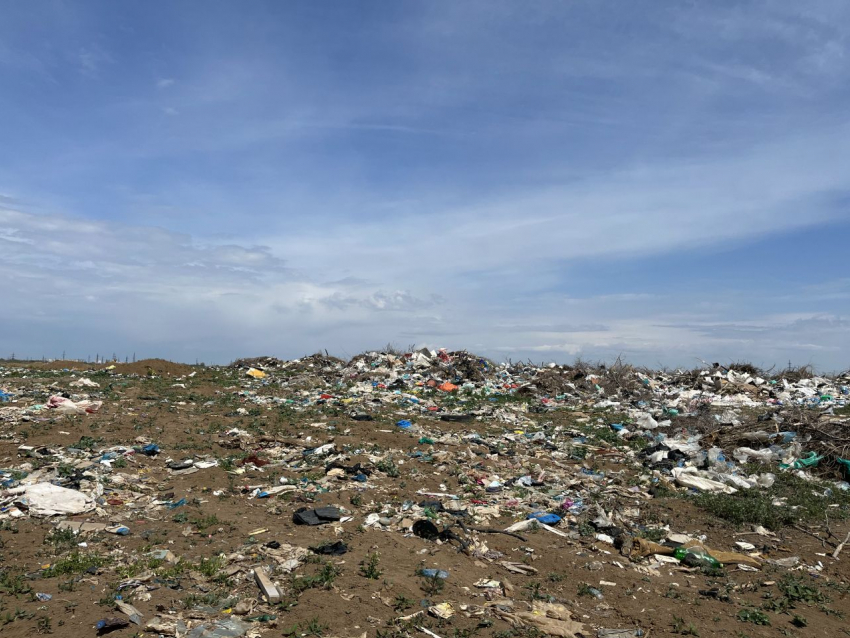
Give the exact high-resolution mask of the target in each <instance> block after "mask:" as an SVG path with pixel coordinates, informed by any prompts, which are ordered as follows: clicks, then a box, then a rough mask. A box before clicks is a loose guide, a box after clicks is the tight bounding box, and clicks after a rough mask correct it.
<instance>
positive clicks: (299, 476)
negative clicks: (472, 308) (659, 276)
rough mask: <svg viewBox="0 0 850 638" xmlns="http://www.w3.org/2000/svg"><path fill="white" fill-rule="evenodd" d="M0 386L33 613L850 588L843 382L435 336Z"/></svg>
mask: <svg viewBox="0 0 850 638" xmlns="http://www.w3.org/2000/svg"><path fill="white" fill-rule="evenodd" d="M0 391H2V394H0V400H2V403H0V459H1V460H0V483H1V484H2V491H0V554H2V558H3V559H4V561H3V567H0V623H4V622H5V625H8V626H11V627H12V628H20V630H19V631H20V632H26V631H41V632H42V633H49V632H54V633H61V632H66V633H71V632H72V631H73V632H75V633H79V632H81V631H82V632H85V633H86V634H88V635H101V634H107V633H108V634H113V633H114V634H115V635H131V634H134V633H138V632H145V633H148V634H151V635H167V636H197V637H201V636H218V637H223V636H233V637H237V636H255V635H265V634H268V635H280V633H281V631H283V632H284V633H286V634H287V635H295V634H296V633H297V634H300V635H324V636H334V635H340V636H350V635H357V636H364V635H365V636H387V637H398V638H400V637H401V636H413V635H428V636H431V637H432V638H433V636H438V637H440V638H446V637H447V636H454V635H458V634H463V635H472V634H476V635H481V636H489V635H492V636H496V635H498V636H500V637H502V638H508V637H509V636H510V637H513V636H516V637H517V638H520V637H521V636H523V635H554V636H562V637H565V638H569V637H570V636H593V635H596V636H607V637H609V638H610V637H612V636H641V635H648V634H649V632H655V633H656V634H660V635H665V632H667V633H674V634H675V633H679V634H682V632H687V631H688V630H689V623H694V624H693V628H694V631H698V632H699V634H700V635H703V636H706V635H734V632H735V631H744V630H746V631H750V632H751V633H752V627H749V626H746V625H747V624H748V623H751V624H753V625H755V626H767V624H768V623H773V624H780V623H783V622H792V623H793V622H794V619H795V618H798V619H799V618H804V619H805V621H806V622H807V623H808V624H809V625H810V626H816V627H818V628H819V629H822V631H821V633H824V632H825V633H827V634H828V632H829V631H831V630H832V629H835V631H836V632H837V631H838V628H839V627H840V625H841V622H840V618H839V615H840V609H841V606H842V602H841V601H842V600H844V597H846V596H847V595H848V593H850V588H848V587H847V586H846V583H847V582H848V579H850V570H848V569H847V567H846V565H847V563H846V560H847V554H844V553H842V552H843V550H844V547H845V544H847V543H848V542H850V523H848V519H849V518H850V483H848V481H849V480H850V460H848V459H850V405H848V399H850V376H848V375H846V374H844V375H832V376H815V375H814V374H812V373H811V371H807V370H787V371H785V372H784V373H778V374H774V375H770V374H767V373H764V372H761V371H759V370H756V369H754V368H752V367H751V366H742V365H737V366H727V367H724V366H720V365H716V364H715V365H706V366H705V367H703V368H701V369H697V370H677V371H652V370H647V369H641V368H635V367H632V366H629V365H626V364H622V363H621V362H617V363H616V364H614V365H611V366H603V365H589V364H586V363H582V362H577V363H576V364H574V365H556V364H545V365H535V364H532V363H530V362H519V363H514V362H506V363H499V362H494V361H492V360H489V359H487V358H484V357H480V356H476V355H474V354H472V353H469V352H465V351H447V350H428V349H420V350H415V351H411V352H393V351H383V352H367V353H363V354H360V355H357V356H355V357H354V358H352V359H351V360H350V361H343V360H341V359H337V358H335V357H331V356H329V355H327V354H326V353H325V354H316V355H312V356H309V357H304V358H302V359H296V360H292V361H284V360H280V359H277V358H274V357H257V358H252V359H242V360H239V361H237V362H235V363H234V364H232V365H230V366H195V367H188V366H183V367H180V366H179V365H177V364H168V362H162V363H159V364H154V363H145V362H139V363H137V364H132V365H131V366H123V365H121V364H112V365H109V366H107V365H100V366H91V365H87V364H78V363H71V362H68V363H67V365H66V364H65V363H58V364H53V365H50V366H46V365H42V364H38V363H33V364H14V363H7V364H4V365H3V366H0ZM848 551H850V550H848ZM13 556H14V557H15V560H14V563H13V562H12V561H11V560H10V559H11V558H12V557H13ZM800 592H805V595H803V596H802V597H801V594H800ZM60 601H61V602H60ZM765 601H767V602H765ZM684 605H688V606H689V608H688V610H687V611H686V612H685V611H683V610H682V607H683V606H684ZM647 608H652V609H654V610H655V611H654V612H653V613H652V614H647V613H646V612H645V610H646V609H647ZM4 610H14V612H13V613H11V615H9V614H7V615H5V616H4V615H3V613H4ZM790 610H794V611H793V612H792V611H790ZM19 612H20V613H19ZM786 616H787V618H786ZM692 618H693V619H694V620H691V619H692ZM685 619H687V620H685ZM753 619H755V620H753ZM60 622H61V623H62V625H59V623H60ZM797 622H802V621H797ZM792 626H795V625H793V624H792ZM713 632H716V633H713ZM692 635H693V634H692ZM835 635H837V634H835Z"/></svg>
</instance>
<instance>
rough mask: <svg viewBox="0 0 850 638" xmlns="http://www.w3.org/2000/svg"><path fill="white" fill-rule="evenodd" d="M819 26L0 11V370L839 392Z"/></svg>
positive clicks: (846, 11) (725, 15) (771, 7)
mask: <svg viewBox="0 0 850 638" xmlns="http://www.w3.org/2000/svg"><path fill="white" fill-rule="evenodd" d="M848 23H850V3H847V2H845V1H844V0H835V1H832V0H811V1H809V2H805V3H800V2H796V1H785V0H769V1H752V2H747V1H740V2H738V1H736V2H731V1H730V2H724V1H720V2H712V3H702V2H676V3H658V2H654V1H652V0H631V1H629V2H622V1H608V0H586V1H583V0H572V1H567V0H563V1H557V2H554V1H546V0H540V1H537V2H533V3H528V2H518V1H515V2H503V1H501V0H481V1H477V0H467V1H463V2H458V1H456V0H429V1H428V2H413V1H401V2H386V1H384V2H373V1H370V0H357V1H352V2H344V3H343V2H330V1H322V0H317V1H311V2H276V1H270V2H262V1H257V2H250V3H244V2H234V1H230V2H218V1H210V0H207V1H205V2H203V3H198V2H188V1H181V0H176V1H175V0H170V1H167V2H166V1H164V0H150V1H148V2H144V3H116V2H107V1H99V0H92V1H90V2H85V3H80V2H56V1H49V0H46V1H44V2H39V3H23V2H13V1H11V0H7V1H6V2H3V19H2V21H0V282H2V284H0V285H1V286H2V287H0V356H7V355H8V354H12V353H14V354H15V355H16V356H17V357H25V356H26V357H34V358H41V357H48V358H55V357H60V356H61V355H62V353H65V356H66V357H68V358H72V357H73V358H88V357H91V358H94V357H95V355H96V354H98V353H99V354H100V355H104V354H106V355H111V354H112V353H116V354H117V355H118V356H119V357H120V358H122V359H123V358H124V357H126V356H130V357H132V356H133V354H135V355H136V356H137V358H142V357H165V358H169V359H174V360H180V361H187V362H195V361H204V362H206V363H227V362H229V361H231V360H233V359H235V358H238V357H243V356H256V355H274V356H279V357H297V356H301V355H304V354H308V353H311V352H315V351H317V350H325V349H326V350H328V351H329V352H330V353H331V354H336V355H338V356H343V357H345V356H353V355H354V354H356V353H358V352H360V351H363V350H366V349H376V348H381V347H382V346H384V345H386V344H388V343H391V344H394V345H396V346H398V347H401V348H405V347H407V346H408V345H412V344H416V345H417V346H420V347H421V346H427V347H432V348H436V347H447V348H449V349H468V350H471V351H473V352H476V353H479V354H482V355H486V356H490V357H493V358H495V359H498V360H508V359H510V360H514V361H516V360H518V359H531V360H533V361H557V362H569V361H572V360H573V359H574V358H576V357H582V358H584V359H590V360H602V361H608V362H610V361H613V360H614V359H616V358H617V357H622V358H623V359H625V360H627V361H629V362H632V363H635V364H638V365H651V366H670V367H675V366H686V367H694V366H697V365H701V362H702V361H708V362H714V361H719V362H733V361H752V362H753V363H756V364H757V365H762V366H765V367H770V366H772V365H777V366H779V367H784V366H785V365H788V363H789V362H790V363H791V364H793V365H804V364H811V365H813V366H815V367H816V368H817V369H818V370H822V371H838V370H844V369H847V368H848V367H850V267H848V251H847V246H848V243H850V212H849V211H850V108H848V107H850V48H848V47H850V43H848V37H850V36H848V32H847V30H846V28H845V25H847V24H848Z"/></svg>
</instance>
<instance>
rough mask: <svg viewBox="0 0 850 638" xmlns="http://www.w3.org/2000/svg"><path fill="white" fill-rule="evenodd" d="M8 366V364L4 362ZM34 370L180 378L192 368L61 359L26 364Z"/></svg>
mask: <svg viewBox="0 0 850 638" xmlns="http://www.w3.org/2000/svg"><path fill="white" fill-rule="evenodd" d="M6 363H7V365H9V362H6ZM28 365H29V366H30V367H31V368H32V369H35V370H70V371H74V372H91V373H94V372H99V371H107V372H110V371H113V370H114V371H115V372H116V373H119V374H125V375H132V374H136V375H160V376H162V375H165V376H172V377H176V376H182V375H185V374H189V373H191V372H192V370H193V368H192V366H190V365H187V364H185V363H174V362H173V361H166V360H165V359H140V360H139V361H134V362H132V363H120V362H118V361H111V362H104V363H88V362H85V361H73V360H69V361H63V360H61V359H59V360H55V361H46V362H43V363H39V362H37V363H32V364H28Z"/></svg>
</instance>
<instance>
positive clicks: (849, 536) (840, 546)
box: [832, 532, 850, 558]
mask: <svg viewBox="0 0 850 638" xmlns="http://www.w3.org/2000/svg"><path fill="white" fill-rule="evenodd" d="M848 542H850V532H847V537H846V538H845V539H844V540H843V541H841V542H840V543H839V544H838V547H836V548H835V551H834V552H832V557H833V558H838V555H839V554H840V553H841V550H842V549H844V546H845V545H846V544H847V543H848Z"/></svg>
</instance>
